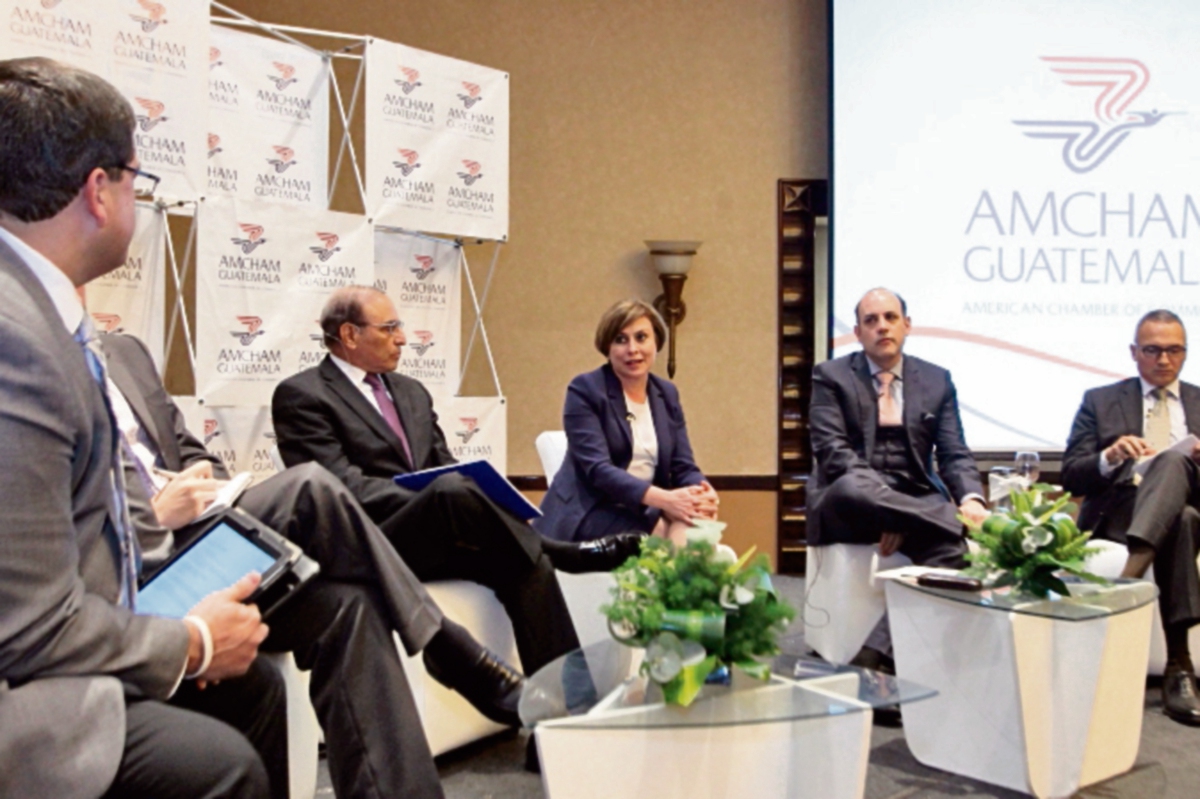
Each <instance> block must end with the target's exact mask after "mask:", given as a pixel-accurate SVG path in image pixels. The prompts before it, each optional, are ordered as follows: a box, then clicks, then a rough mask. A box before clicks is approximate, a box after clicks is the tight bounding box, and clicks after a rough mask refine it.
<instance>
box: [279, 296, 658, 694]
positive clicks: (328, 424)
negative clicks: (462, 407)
mask: <svg viewBox="0 0 1200 799" xmlns="http://www.w3.org/2000/svg"><path fill="white" fill-rule="evenodd" d="M321 328H322V330H323V331H324V333H325V341H326V344H327V345H328V347H329V352H330V354H329V356H327V357H326V358H325V360H324V361H322V362H321V363H320V365H318V366H317V367H315V368H312V369H307V370H305V371H303V372H300V373H299V374H297V375H295V376H293V377H291V378H288V379H287V380H285V381H283V382H282V383H280V384H279V386H278V387H277V388H276V389H275V395H274V398H273V401H272V407H271V410H272V416H273V419H274V426H275V434H276V436H277V437H278V441H279V451H280V454H281V455H282V456H283V460H284V462H285V463H287V464H288V465H289V466H293V465H297V464H301V463H307V462H309V461H316V462H317V463H320V464H322V465H323V466H325V468H327V469H329V471H331V472H332V473H333V474H334V475H335V476H336V477H338V478H339V479H340V480H341V481H342V482H343V483H345V484H346V486H347V488H349V489H350V491H351V492H352V493H353V494H354V496H355V497H357V498H358V501H359V502H360V503H361V504H362V506H363V508H364V509H365V510H366V511H367V513H368V514H369V515H370V517H371V518H372V519H374V520H375V522H376V524H378V525H379V527H380V528H381V529H382V530H383V532H384V534H385V535H386V536H387V538H388V540H389V541H391V542H392V544H393V545H394V546H395V548H396V550H397V551H398V552H399V553H400V555H401V557H403V558H404V560H405V562H406V563H408V565H409V566H410V567H411V568H412V570H413V572H415V573H416V575H417V576H418V577H419V578H421V579H422V580H439V579H451V578H456V579H466V580H472V581H474V582H478V583H481V584H483V585H486V586H488V587H489V588H491V589H492V590H493V591H495V593H496V598H497V599H499V600H500V602H501V604H502V605H504V608H505V610H506V611H507V612H508V615H509V618H510V619H511V620H512V623H513V632H514V634H515V637H516V641H517V650H518V652H519V653H520V655H521V663H522V666H523V667H524V669H525V672H526V673H528V674H532V673H534V672H535V671H537V670H538V669H539V668H541V667H542V666H544V665H545V664H547V663H549V662H550V661H551V660H553V659H554V658H556V657H558V656H559V655H562V654H564V653H566V652H569V651H570V650H572V649H574V648H576V647H578V646H579V641H578V639H577V638H576V636H575V629H574V627H573V626H572V624H571V618H570V615H569V614H568V612H567V607H566V603H565V602H564V601H563V597H562V592H561V591H560V590H559V586H558V580H557V578H556V577H555V574H554V567H555V565H557V566H558V567H559V568H563V569H564V570H567V571H585V570H600V569H611V568H613V567H615V566H616V565H618V564H619V563H620V562H622V561H623V560H624V559H625V557H627V555H628V554H629V553H630V552H631V551H633V549H634V548H635V547H636V544H637V538H638V537H637V536H634V535H630V536H625V537H622V538H621V539H619V540H617V541H613V540H607V539H606V540H602V541H598V542H592V543H591V544H588V545H579V544H562V543H558V542H546V541H544V540H543V539H542V538H541V536H539V535H538V534H537V533H536V532H535V531H534V530H533V529H532V528H531V527H530V526H529V525H528V524H526V523H525V522H524V521H522V520H519V519H517V518H515V517H513V516H512V515H511V514H509V513H508V512H506V511H504V510H502V509H500V508H499V507H497V506H496V505H495V504H493V503H492V502H491V500H489V499H488V497H487V495H486V494H484V493H483V491H481V490H480V489H479V487H478V486H476V485H475V483H474V482H472V481H470V480H468V479H466V478H462V477H460V476H459V475H457V474H448V475H444V476H442V477H439V478H438V479H437V480H435V481H433V482H432V483H431V484H430V485H429V486H427V487H426V488H425V489H423V490H421V491H419V492H413V491H410V490H408V489H406V488H401V487H400V486H398V485H396V484H395V483H394V482H393V481H392V477H393V476H394V475H397V474H405V473H408V472H415V471H419V470H421V469H429V468H433V467H436V466H442V465H445V464H450V463H454V458H453V456H451V454H450V451H449V449H448V448H447V447H446V440H445V437H444V435H443V434H442V430H441V428H439V427H438V424H437V415H436V414H435V413H434V412H433V404H432V400H431V399H430V396H429V393H428V392H427V391H426V390H425V388H424V387H423V386H422V385H421V384H420V383H419V382H417V381H416V380H413V379H412V378H409V377H405V376H404V375H400V374H396V373H395V371H394V370H395V368H396V366H397V365H398V363H399V361H400V349H401V347H402V346H403V345H404V344H405V341H406V340H405V337H404V331H403V325H402V324H401V322H400V320H399V319H398V318H397V315H396V309H395V307H394V306H393V305H392V302H391V300H389V299H388V297H387V295H386V294H384V293H383V292H381V291H378V290H376V289H373V288H369V287H363V286H354V287H348V288H345V289H341V290H339V291H338V292H337V293H335V294H334V295H333V296H332V297H331V298H330V300H329V301H328V303H326V305H325V308H324V310H323V311H322V313H321ZM551 557H553V558H554V560H553V561H552V560H551Z"/></svg>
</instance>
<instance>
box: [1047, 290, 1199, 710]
mask: <svg viewBox="0 0 1200 799" xmlns="http://www.w3.org/2000/svg"><path fill="white" fill-rule="evenodd" d="M1134 338H1135V341H1134V343H1133V344H1132V345H1130V348H1129V349H1130V353H1131V354H1132V355H1133V360H1134V362H1135V363H1136V364H1137V368H1138V377H1136V378H1130V379H1128V380H1122V381H1121V382H1120V383H1114V384H1112V385H1109V386H1103V387H1101V388H1095V389H1092V390H1091V391H1088V392H1087V393H1086V394H1084V395H1083V404H1082V405H1081V406H1080V408H1079V411H1078V413H1076V415H1075V422H1074V424H1073V425H1072V427H1071V437H1070V440H1069V441H1068V442H1067V451H1066V454H1065V455H1064V456H1063V478H1062V480H1063V487H1064V488H1066V489H1067V490H1068V491H1070V492H1071V493H1073V494H1076V495H1082V496H1083V497H1085V499H1084V501H1083V507H1082V509H1081V510H1080V513H1079V526H1080V528H1081V529H1084V530H1092V531H1093V534H1094V535H1095V536H1096V537H1097V538H1106V539H1110V540H1113V541H1117V542H1120V543H1123V544H1125V545H1126V546H1128V548H1129V559H1128V561H1127V562H1126V564H1125V569H1124V571H1123V572H1122V575H1121V576H1123V577H1141V576H1142V575H1143V574H1145V572H1146V570H1147V569H1148V568H1150V567H1151V566H1153V567H1154V580H1155V582H1156V583H1157V584H1158V588H1159V607H1160V609H1161V611H1162V620H1163V628H1164V630H1165V632H1166V639H1167V667H1166V672H1165V674H1164V676H1163V710H1164V711H1165V712H1166V714H1167V715H1168V716H1170V717H1171V718H1172V719H1174V720H1175V721H1178V722H1181V723H1184V724H1192V725H1200V697H1198V696H1197V693H1196V684H1195V678H1194V676H1193V667H1192V661H1191V656H1190V653H1189V651H1188V631H1189V630H1190V629H1191V627H1192V626H1194V625H1195V624H1197V623H1200V572H1197V569H1196V555H1197V552H1198V551H1200V512H1197V506H1198V505H1200V465H1198V463H1200V446H1192V447H1187V446H1186V443H1184V442H1186V440H1187V439H1188V436H1189V435H1195V434H1197V433H1200V388H1197V387H1196V386H1193V385H1191V384H1189V383H1183V382H1181V381H1180V380H1179V373H1180V372H1181V371H1182V369H1183V364H1184V361H1185V360H1186V359H1187V333H1186V331H1184V329H1183V322H1182V321H1181V320H1180V319H1179V317H1178V316H1176V315H1175V314H1173V313H1172V312H1170V311H1162V310H1160V311H1151V312H1150V313H1148V314H1146V315H1145V316H1143V317H1142V318H1141V320H1140V321H1139V322H1138V325H1137V329H1136V332H1135V337H1134ZM1180 444H1184V446H1183V447H1182V449H1181V448H1180V446H1179V445H1180ZM1147 458H1152V460H1150V462H1149V463H1148V464H1147V465H1146V466H1147V468H1145V470H1144V476H1142V475H1139V474H1138V471H1139V470H1138V469H1135V467H1136V466H1137V464H1138V462H1139V461H1142V460H1144V459H1147Z"/></svg>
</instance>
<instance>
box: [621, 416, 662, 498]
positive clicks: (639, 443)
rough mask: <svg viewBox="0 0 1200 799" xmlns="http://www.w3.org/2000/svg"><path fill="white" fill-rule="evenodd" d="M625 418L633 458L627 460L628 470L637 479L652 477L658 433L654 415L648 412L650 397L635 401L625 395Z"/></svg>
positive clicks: (656, 457)
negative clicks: (642, 400)
mask: <svg viewBox="0 0 1200 799" xmlns="http://www.w3.org/2000/svg"><path fill="white" fill-rule="evenodd" d="M625 411H626V414H627V415H626V417H625V418H626V420H627V421H628V422H629V427H630V432H631V433H632V434H633V458H632V459H630V461H629V468H627V469H626V470H625V471H627V472H629V473H630V474H631V475H633V476H634V477H636V478H638V479H639V480H646V481H651V480H653V479H654V468H655V467H656V466H657V465H658V434H657V433H656V432H654V415H653V414H652V413H651V412H650V398H649V397H647V398H646V401H645V402H637V401H635V400H633V399H631V398H630V396H629V395H628V394H626V395H625Z"/></svg>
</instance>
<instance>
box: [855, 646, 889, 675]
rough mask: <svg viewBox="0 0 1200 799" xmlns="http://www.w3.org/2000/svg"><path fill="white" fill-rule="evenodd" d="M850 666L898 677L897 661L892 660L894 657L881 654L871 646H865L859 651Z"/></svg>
mask: <svg viewBox="0 0 1200 799" xmlns="http://www.w3.org/2000/svg"><path fill="white" fill-rule="evenodd" d="M850 665H851V666H855V667H857V668H860V669H870V670H871V671H877V672H879V673H881V674H887V675H889V676H891V677H895V676H896V661H894V660H892V656H891V655H888V654H886V653H884V652H880V651H879V650H878V649H872V648H871V647H869V646H864V647H863V648H862V649H860V650H858V654H857V655H855V656H854V660H851V661H850Z"/></svg>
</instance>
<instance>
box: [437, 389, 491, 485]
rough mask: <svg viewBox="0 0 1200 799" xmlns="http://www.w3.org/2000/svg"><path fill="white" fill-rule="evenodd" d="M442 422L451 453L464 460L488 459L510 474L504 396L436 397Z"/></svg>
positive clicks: (439, 421)
mask: <svg viewBox="0 0 1200 799" xmlns="http://www.w3.org/2000/svg"><path fill="white" fill-rule="evenodd" d="M433 407H434V410H435V411H437V415H438V424H439V425H440V426H441V428H442V432H443V433H444V434H445V435H446V445H447V446H448V447H450V454H452V455H453V456H454V457H455V458H456V459H457V460H460V461H476V460H486V461H488V462H489V463H491V464H492V466H494V467H495V468H496V471H498V472H500V474H504V475H507V474H508V405H507V403H506V401H505V399H504V397H437V396H435V397H434V400H433Z"/></svg>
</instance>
